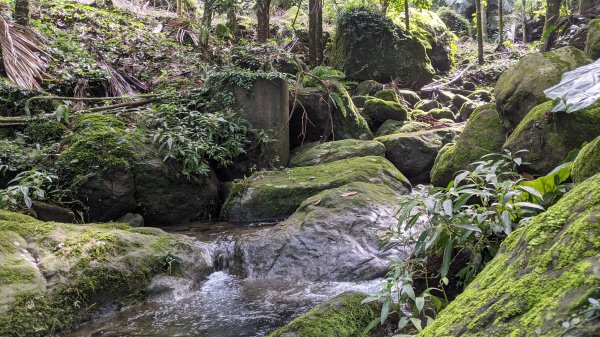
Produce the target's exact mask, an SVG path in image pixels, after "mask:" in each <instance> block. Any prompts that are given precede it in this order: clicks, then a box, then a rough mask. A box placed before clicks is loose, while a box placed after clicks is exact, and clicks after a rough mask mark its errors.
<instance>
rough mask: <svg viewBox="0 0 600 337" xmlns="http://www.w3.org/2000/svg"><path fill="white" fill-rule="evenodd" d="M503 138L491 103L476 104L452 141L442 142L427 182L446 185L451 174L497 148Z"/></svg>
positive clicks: (467, 166) (501, 126)
mask: <svg viewBox="0 0 600 337" xmlns="http://www.w3.org/2000/svg"><path fill="white" fill-rule="evenodd" d="M505 139H506V129H505V128H504V126H503V125H502V121H501V120H500V116H498V112H497V111H496V108H495V107H494V105H493V104H486V105H484V106H481V107H479V108H478V109H477V110H476V111H475V112H474V113H473V115H472V116H471V118H470V119H469V121H468V122H467V125H466V126H465V128H464V130H463V132H462V134H461V135H460V136H459V137H458V140H457V141H456V143H454V144H448V145H446V146H444V147H443V148H442V149H441V150H440V152H439V154H438V156H437V158H436V159H435V163H434V164H433V168H432V169H431V182H432V183H433V185H435V186H440V187H446V186H447V185H448V183H449V182H450V181H451V180H452V179H453V177H454V174H455V173H456V172H458V171H460V170H466V169H468V168H469V165H470V164H471V163H473V162H475V161H477V160H479V159H480V158H481V156H483V155H486V154H489V153H493V152H499V151H501V150H502V144H503V143H504V141H505Z"/></svg>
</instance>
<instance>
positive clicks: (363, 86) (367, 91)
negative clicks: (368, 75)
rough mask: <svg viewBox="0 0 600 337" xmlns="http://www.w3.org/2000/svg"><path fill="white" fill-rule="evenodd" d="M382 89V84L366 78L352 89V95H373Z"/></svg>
mask: <svg viewBox="0 0 600 337" xmlns="http://www.w3.org/2000/svg"><path fill="white" fill-rule="evenodd" d="M382 89H383V84H381V83H379V82H377V81H373V80H366V81H362V82H360V83H359V84H358V86H357V87H356V89H355V90H354V95H356V96H373V95H375V93H377V92H378V91H380V90H382Z"/></svg>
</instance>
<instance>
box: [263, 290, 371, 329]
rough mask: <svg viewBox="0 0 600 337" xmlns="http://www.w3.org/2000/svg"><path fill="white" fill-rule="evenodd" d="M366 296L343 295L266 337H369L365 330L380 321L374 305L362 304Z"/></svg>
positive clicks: (355, 294) (358, 294)
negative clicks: (376, 319)
mask: <svg viewBox="0 0 600 337" xmlns="http://www.w3.org/2000/svg"><path fill="white" fill-rule="evenodd" d="M365 298H367V295H364V294H360V293H343V294H340V295H338V296H336V297H334V298H332V299H330V300H328V301H327V302H325V303H323V304H321V305H319V306H317V307H315V308H314V309H312V310H311V311H309V312H307V313H306V314H304V315H302V316H300V317H298V318H296V319H295V320H293V321H291V322H290V323H288V324H287V325H286V326H284V327H282V328H279V329H277V330H275V331H274V332H272V333H271V334H269V335H268V337H368V336H370V335H369V334H368V333H366V332H365V331H364V330H365V328H366V327H367V326H368V325H369V323H370V322H371V321H372V320H374V319H375V318H377V317H379V313H380V311H381V308H380V307H381V306H380V304H379V303H377V302H371V303H369V304H362V303H361V302H362V301H363V300H364V299H365Z"/></svg>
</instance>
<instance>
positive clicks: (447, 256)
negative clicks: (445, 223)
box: [440, 238, 454, 277]
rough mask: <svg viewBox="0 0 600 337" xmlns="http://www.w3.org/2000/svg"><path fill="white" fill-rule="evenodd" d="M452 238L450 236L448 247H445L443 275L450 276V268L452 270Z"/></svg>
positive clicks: (441, 272)
mask: <svg viewBox="0 0 600 337" xmlns="http://www.w3.org/2000/svg"><path fill="white" fill-rule="evenodd" d="M453 243H454V242H453V240H452V238H449V239H448V241H447V242H446V247H444V256H443V258H442V269H441V270H440V274H441V275H442V277H446V276H448V270H450V262H451V261H452V244H453Z"/></svg>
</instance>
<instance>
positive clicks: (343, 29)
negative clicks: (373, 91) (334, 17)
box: [330, 8, 434, 89]
mask: <svg viewBox="0 0 600 337" xmlns="http://www.w3.org/2000/svg"><path fill="white" fill-rule="evenodd" d="M330 58H331V63H332V65H333V66H334V67H336V68H338V69H340V70H342V71H343V72H344V73H345V74H347V76H348V78H349V79H351V80H356V81H365V80H371V79H372V80H376V81H378V82H382V83H387V82H390V81H392V80H395V81H397V82H398V83H400V84H402V85H403V86H404V87H412V88H417V89H418V88H421V87H422V86H424V85H425V84H427V83H429V82H430V81H431V79H432V78H433V74H434V70H433V67H432V66H431V62H430V60H429V58H428V57H427V53H426V52H425V47H424V46H423V44H422V43H421V42H420V41H419V40H418V39H417V38H416V37H414V36H413V35H412V34H411V33H407V32H406V31H404V30H403V29H402V28H401V27H399V26H397V25H395V24H394V23H393V22H392V21H391V20H390V19H388V18H387V17H385V16H384V15H382V14H381V13H380V12H378V11H375V10H372V9H367V8H353V9H350V10H348V11H345V12H344V13H342V14H341V15H340V16H339V18H338V21H337V27H336V31H335V37H334V41H333V45H332V48H331V54H330Z"/></svg>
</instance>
